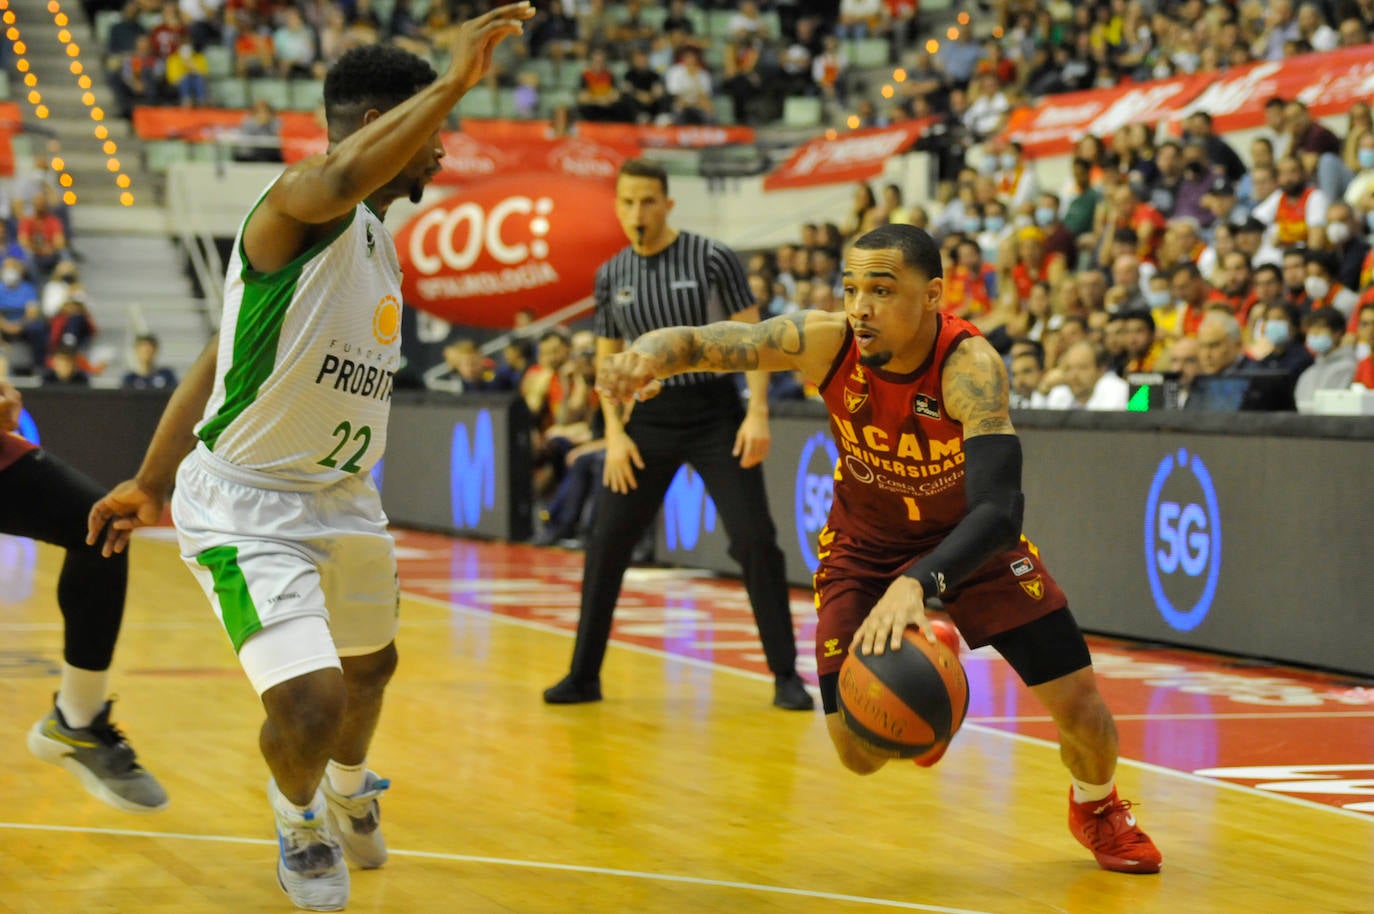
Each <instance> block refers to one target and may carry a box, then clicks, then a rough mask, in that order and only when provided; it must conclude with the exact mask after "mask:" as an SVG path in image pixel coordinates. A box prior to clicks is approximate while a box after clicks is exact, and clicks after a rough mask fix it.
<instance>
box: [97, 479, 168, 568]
mask: <svg viewBox="0 0 1374 914" xmlns="http://www.w3.org/2000/svg"><path fill="white" fill-rule="evenodd" d="M165 502H166V498H165V497H164V496H163V495H161V494H158V493H155V492H150V491H148V490H147V489H145V488H144V487H143V486H141V485H139V483H138V480H136V479H129V480H125V481H124V482H121V483H120V484H119V485H117V486H115V487H114V488H113V489H111V490H110V492H109V494H107V495H106V496H105V497H104V498H102V499H100V501H98V502H96V503H95V504H94V505H92V506H91V513H90V516H89V517H88V518H87V519H86V543H87V545H90V546H94V545H95V544H96V543H97V542H99V541H100V533H101V531H102V530H105V528H106V525H108V526H109V530H108V531H107V532H106V534H105V544H104V545H103V546H102V547H101V549H100V551H101V553H102V554H104V556H105V557H106V558H109V557H110V556H112V555H114V554H115V553H116V552H123V551H124V550H125V549H126V548H128V546H129V537H130V536H131V535H132V533H133V531H134V529H135V528H137V527H151V526H153V525H154V524H156V523H157V522H158V521H160V520H162V506H163V504H164V503H165Z"/></svg>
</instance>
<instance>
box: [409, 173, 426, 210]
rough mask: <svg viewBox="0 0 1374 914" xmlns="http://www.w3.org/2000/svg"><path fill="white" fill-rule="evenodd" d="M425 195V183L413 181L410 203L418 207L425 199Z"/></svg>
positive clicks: (417, 180)
mask: <svg viewBox="0 0 1374 914" xmlns="http://www.w3.org/2000/svg"><path fill="white" fill-rule="evenodd" d="M424 195H425V182H424V181H421V180H419V179H418V178H417V179H416V180H414V181H412V182H411V184H410V202H411V203H414V204H415V205H417V206H418V205H419V204H420V200H421V199H422V198H423V197H424Z"/></svg>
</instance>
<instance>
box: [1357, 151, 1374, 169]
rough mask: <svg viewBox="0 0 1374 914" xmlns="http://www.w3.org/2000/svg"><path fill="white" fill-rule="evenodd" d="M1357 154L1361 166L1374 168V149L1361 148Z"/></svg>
mask: <svg viewBox="0 0 1374 914" xmlns="http://www.w3.org/2000/svg"><path fill="white" fill-rule="evenodd" d="M1357 155H1358V156H1359V159H1360V167H1361V168H1374V149H1361V150H1360V151H1359V152H1358V153H1357Z"/></svg>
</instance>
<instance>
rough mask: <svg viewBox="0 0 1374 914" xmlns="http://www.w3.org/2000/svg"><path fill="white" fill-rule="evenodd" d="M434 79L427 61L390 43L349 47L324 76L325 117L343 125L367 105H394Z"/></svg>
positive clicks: (379, 107)
mask: <svg viewBox="0 0 1374 914" xmlns="http://www.w3.org/2000/svg"><path fill="white" fill-rule="evenodd" d="M438 78H439V77H438V74H436V73H435V72H434V68H433V67H431V66H430V65H429V63H428V62H427V61H424V60H422V59H420V58H419V57H416V56H415V55H414V54H411V53H410V52H409V51H403V50H401V49H400V48H398V47H396V46H394V45H389V44H369V45H364V46H362V47H358V48H353V49H351V50H349V51H346V52H345V53H344V54H343V56H342V57H340V58H339V59H338V60H337V61H335V63H334V66H332V67H330V68H329V72H328V73H327V74H326V75H325V78H324V116H325V120H327V121H328V122H329V123H330V125H331V126H334V127H336V128H338V127H345V128H346V127H347V126H348V125H350V124H351V123H352V122H354V121H356V120H359V119H361V118H362V116H363V114H365V113H366V112H367V111H368V110H369V109H371V108H375V109H377V110H378V111H389V110H390V109H392V108H395V107H396V106H397V105H399V104H401V102H403V101H405V100H406V99H408V98H410V97H411V96H412V95H414V94H415V93H416V92H419V91H420V90H421V89H423V88H424V87H425V86H428V85H429V84H430V83H432V82H434V80H436V79H438ZM332 132H333V131H331V133H332Z"/></svg>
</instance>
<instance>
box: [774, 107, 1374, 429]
mask: <svg viewBox="0 0 1374 914" xmlns="http://www.w3.org/2000/svg"><path fill="white" fill-rule="evenodd" d="M1268 110H1269V112H1270V115H1271V117H1270V122H1269V129H1268V130H1267V131H1265V132H1264V134H1263V135H1261V136H1258V137H1256V138H1255V140H1254V141H1253V142H1252V143H1251V144H1250V146H1249V149H1247V150H1245V153H1246V154H1242V153H1241V152H1239V151H1237V150H1236V149H1235V148H1233V147H1232V146H1231V144H1230V143H1229V142H1228V141H1227V140H1226V139H1224V138H1223V137H1221V136H1218V135H1217V134H1216V133H1214V132H1213V130H1212V125H1211V120H1210V118H1209V117H1208V116H1207V115H1206V114H1194V115H1192V116H1191V117H1189V118H1187V119H1186V120H1185V121H1184V123H1183V129H1182V135H1181V136H1180V137H1177V138H1172V137H1167V138H1159V137H1162V131H1157V130H1156V129H1155V128H1154V126H1153V125H1145V124H1132V125H1129V126H1128V127H1126V128H1124V129H1122V130H1121V131H1120V132H1119V133H1118V134H1117V135H1116V136H1115V137H1112V138H1111V142H1110V143H1107V142H1104V141H1103V140H1102V139H1100V138H1097V137H1092V136H1088V137H1084V138H1083V139H1082V140H1081V141H1080V142H1079V143H1078V144H1077V146H1076V148H1075V150H1074V156H1073V161H1072V169H1071V174H1070V176H1069V177H1068V179H1067V180H1066V181H1065V182H1064V183H1063V184H1062V185H1061V186H1058V187H1046V186H1044V185H1043V184H1042V183H1041V181H1040V180H1039V179H1038V176H1037V170H1036V165H1035V163H1034V162H1031V161H1028V160H1027V159H1026V157H1025V156H1024V155H1023V154H1022V151H1021V150H1020V149H1019V148H1018V147H1017V145H1016V144H1014V143H1009V142H1006V141H1005V140H1003V139H1001V138H1000V137H993V138H992V139H990V140H988V141H986V142H985V143H983V144H981V145H980V146H979V147H977V148H976V149H975V151H973V152H971V153H970V155H969V160H968V161H967V162H966V163H964V166H963V167H961V168H960V169H959V170H958V171H957V172H956V173H955V175H954V177H953V180H951V181H948V182H945V183H944V184H943V185H942V187H941V191H940V193H939V194H938V199H936V200H933V201H930V202H929V203H928V204H925V205H920V206H907V205H904V203H903V200H902V197H901V192H900V189H899V188H898V187H896V186H894V185H888V186H885V187H883V188H881V191H880V192H878V193H875V192H874V190H873V189H872V188H870V187H869V186H868V185H867V184H860V185H858V186H856V188H855V191H854V202H853V209H852V211H851V213H850V214H849V216H848V218H847V219H846V220H845V221H844V223H843V225H836V224H829V223H827V224H819V225H806V226H804V227H803V228H802V230H801V234H800V237H799V238H798V242H797V243H789V244H784V245H782V246H780V247H778V248H777V249H776V250H772V251H764V252H758V253H756V254H754V255H753V256H752V257H751V259H750V262H749V267H750V270H751V274H752V275H751V282H752V283H754V285H755V289H756V295H757V297H758V298H759V300H760V301H761V302H764V303H766V308H767V310H768V311H769V313H772V314H777V313H782V312H785V311H789V310H793V309H797V308H806V307H813V308H827V309H828V308H838V307H842V300H843V288H842V286H841V283H840V281H839V279H838V277H837V273H836V268H837V264H838V263H839V262H840V260H841V258H842V256H843V250H844V244H845V243H846V242H847V241H849V240H851V239H852V238H854V237H855V236H856V235H858V234H861V233H862V232H864V231H866V230H868V229H870V228H872V227H873V226H875V225H879V224H882V223H884V222H904V223H909V224H915V225H918V226H921V227H922V228H926V229H927V230H929V231H930V232H931V233H932V234H933V235H934V236H935V237H936V239H937V240H938V241H939V242H940V245H941V250H942V252H943V255H944V272H945V279H944V283H945V294H944V308H945V310H946V311H947V312H948V313H950V314H956V315H959V316H961V317H964V318H967V319H969V320H971V321H973V322H974V323H975V324H977V325H978V326H979V327H980V328H981V329H982V330H983V332H984V333H985V334H986V335H987V336H988V337H989V339H990V340H991V341H992V342H993V344H994V345H995V346H996V347H997V348H998V350H999V351H1001V352H1003V353H1004V354H1005V356H1006V357H1007V359H1008V368H1009V371H1010V373H1011V377H1012V379H1013V381H1014V394H1013V399H1014V402H1015V405H1017V406H1019V407H1026V408H1032V407H1045V408H1064V409H1071V408H1086V409H1114V410H1120V409H1125V408H1126V405H1127V399H1128V397H1129V395H1130V391H1131V387H1130V385H1129V384H1128V383H1127V379H1128V378H1131V377H1132V376H1135V375H1147V374H1165V373H1167V374H1168V376H1169V378H1170V379H1171V380H1173V379H1174V376H1175V375H1177V376H1178V377H1177V380H1178V381H1179V384H1178V390H1177V397H1176V399H1174V398H1173V397H1172V396H1171V399H1170V404H1169V405H1179V406H1185V407H1186V406H1187V404H1188V403H1189V401H1190V398H1191V399H1192V407H1190V408H1199V407H1204V406H1208V405H1211V406H1212V407H1213V408H1217V407H1218V405H1220V404H1226V403H1229V404H1230V408H1271V409H1273V408H1285V407H1286V408H1289V409H1292V408H1293V406H1294V402H1293V401H1294V399H1296V407H1297V408H1299V409H1302V410H1309V409H1311V408H1312V405H1313V402H1314V399H1315V394H1316V392H1317V391H1318V390H1324V389H1342V388H1346V387H1349V386H1350V385H1351V383H1352V381H1360V382H1361V383H1363V385H1364V386H1366V387H1369V388H1371V389H1374V361H1371V359H1370V344H1371V342H1374V276H1372V274H1374V254H1371V248H1370V238H1371V237H1374V194H1372V193H1371V188H1374V134H1371V133H1370V127H1369V126H1368V110H1367V108H1366V107H1365V106H1357V107H1356V108H1355V109H1354V110H1352V111H1351V113H1350V115H1349V117H1348V119H1347V123H1346V124H1345V125H1343V126H1344V130H1343V131H1341V132H1340V133H1337V132H1333V131H1331V130H1329V129H1328V128H1326V127H1325V126H1323V125H1321V124H1320V123H1318V122H1316V121H1315V120H1314V119H1313V118H1312V117H1311V116H1310V114H1309V112H1308V111H1307V109H1306V108H1305V106H1304V105H1303V104H1302V103H1301V102H1297V101H1293V100H1284V99H1274V100H1272V101H1271V102H1270V104H1269V107H1268ZM1342 134H1343V135H1342ZM1362 149H1367V150H1368V154H1366V155H1364V156H1361V155H1360V150H1362ZM1228 375H1229V376H1234V377H1236V378H1255V377H1257V376H1258V377H1259V378H1260V380H1257V381H1255V387H1256V388H1257V389H1258V388H1259V387H1261V386H1264V387H1265V390H1264V391H1262V393H1263V395H1262V396H1261V392H1256V391H1251V392H1249V393H1246V392H1244V391H1241V392H1240V393H1237V394H1236V396H1235V397H1233V398H1231V399H1230V400H1227V399H1226V398H1216V399H1213V398H1209V397H1202V396H1198V397H1193V396H1192V395H1193V394H1194V393H1195V392H1196V391H1197V390H1199V389H1200V388H1208V389H1220V387H1221V385H1219V384H1217V383H1215V382H1211V381H1204V382H1198V381H1197V380H1196V379H1197V378H1199V377H1208V376H1228ZM1278 375H1282V379H1280V380H1273V381H1265V380H1264V378H1274V377H1275V376H1278ZM1136 380H1138V381H1142V382H1143V381H1144V379H1142V378H1137V379H1136ZM1231 388H1236V385H1231ZM1236 389H1238V388H1236ZM804 393H805V392H804Z"/></svg>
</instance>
